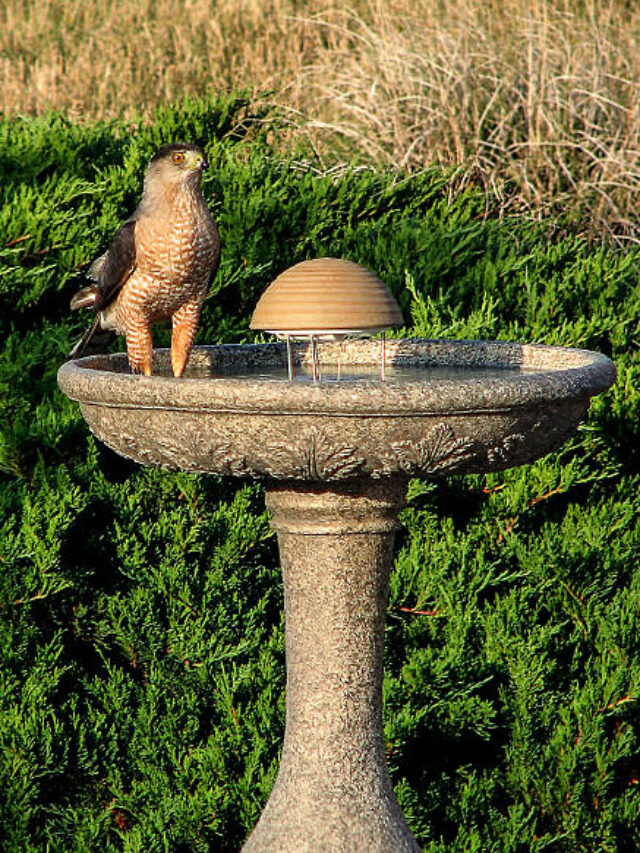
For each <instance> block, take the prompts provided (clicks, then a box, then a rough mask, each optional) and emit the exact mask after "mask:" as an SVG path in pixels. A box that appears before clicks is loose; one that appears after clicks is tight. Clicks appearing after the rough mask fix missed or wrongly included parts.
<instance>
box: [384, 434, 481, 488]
mask: <svg viewBox="0 0 640 853" xmlns="http://www.w3.org/2000/svg"><path fill="white" fill-rule="evenodd" d="M473 444H474V442H473V440H472V439H470V438H456V436H455V433H454V432H453V430H452V429H451V427H450V426H449V425H448V424H445V423H440V424H436V426H434V427H433V429H432V430H431V431H430V432H429V433H427V435H426V436H425V437H424V438H422V439H420V440H419V441H397V442H394V443H393V444H392V445H391V453H390V454H388V455H387V457H386V459H385V460H384V467H385V471H386V472H387V473H393V471H404V472H405V473H406V474H411V475H417V474H439V473H442V472H444V471H453V470H455V469H456V468H457V467H458V466H459V465H461V464H462V463H463V462H465V461H466V460H467V459H470V458H471V456H472V455H473Z"/></svg>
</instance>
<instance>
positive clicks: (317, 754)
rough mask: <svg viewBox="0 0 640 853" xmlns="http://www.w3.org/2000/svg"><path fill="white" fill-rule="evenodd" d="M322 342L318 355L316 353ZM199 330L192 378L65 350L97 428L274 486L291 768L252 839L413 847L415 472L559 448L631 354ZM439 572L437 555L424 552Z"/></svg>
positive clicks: (143, 448) (73, 389) (176, 460)
mask: <svg viewBox="0 0 640 853" xmlns="http://www.w3.org/2000/svg"><path fill="white" fill-rule="evenodd" d="M316 355H317V354H316ZM293 357H294V359H295V362H296V376H297V377H298V379H297V380H296V381H293V382H290V381H288V380H287V374H286V369H285V368H284V367H283V366H284V365H285V364H286V349H285V346H284V345H282V344H265V345H238V346H218V347H200V348H197V349H196V350H194V353H193V355H192V359H191V363H190V365H189V368H188V370H187V373H186V378H184V379H182V380H175V379H173V378H170V371H169V363H168V354H167V353H166V352H164V351H158V352H156V354H155V362H154V375H153V376H152V377H143V376H136V375H131V373H130V372H129V371H128V368H127V364H126V360H125V358H124V356H122V355H112V356H94V357H90V358H85V359H81V360H78V361H75V362H68V363H67V364H65V365H64V366H63V367H62V368H61V369H60V372H59V374H58V381H59V384H60V387H61V388H62V390H63V391H64V392H65V394H67V395H68V396H69V397H71V398H72V399H74V400H77V401H78V402H79V403H80V406H81V409H82V412H83V415H84V417H85V418H86V420H87V422H88V424H89V426H90V428H91V430H92V431H93V432H94V433H95V435H96V436H97V437H98V438H99V439H100V440H101V441H103V442H105V443H106V444H107V445H109V446H110V447H111V448H113V449H114V450H115V451H116V452H118V453H120V454H122V455H124V456H127V457H129V458H132V459H135V460H137V461H138V462H141V463H142V464H145V465H159V466H162V467H166V468H171V469H178V470H186V471H201V472H209V473H216V474H219V475H230V476H238V477H247V478H259V479H261V480H263V481H264V482H265V484H266V491H267V505H268V507H269V509H270V511H271V513H272V516H273V526H274V528H275V529H276V531H277V534H278V543H279V547H280V557H281V563H282V573H283V580H284V593H285V620H286V666H287V711H286V726H285V737H284V746H283V751H282V760H281V765H280V771H279V774H278V777H277V780H276V783H275V786H274V788H273V791H272V793H271V797H270V799H269V801H268V803H267V805H266V807H265V809H264V812H263V814H262V816H261V818H260V820H259V822H258V824H257V825H256V827H255V829H254V830H253V832H252V833H251V835H250V836H249V838H248V840H247V841H246V843H245V845H244V847H243V851H245V853H254V851H255V853H258V851H260V853H276V851H277V852H278V853H303V851H335V853H338V852H339V853H364V852H365V851H366V853H375V851H378V852H379V853H403V851H407V853H408V851H417V850H418V849H419V848H418V845H417V843H416V841H415V840H414V838H413V837H412V835H411V833H410V831H409V828H408V826H407V824H406V821H405V819H404V817H403V815H402V813H401V811H400V808H399V806H398V803H397V800H396V798H395V795H394V792H393V788H392V786H391V782H390V779H389V775H388V771H387V767H386V762H385V756H384V745H383V739H382V639H383V630H384V619H385V610H386V601H387V588H388V578H389V571H390V567H391V563H392V555H393V541H394V532H395V530H396V529H397V526H398V513H399V511H400V509H401V508H402V506H403V504H404V501H405V496H406V487H407V483H408V480H409V478H411V477H416V476H417V477H434V476H441V475H443V474H448V473H453V472H456V473H465V472H467V473H471V472H487V471H496V470H500V469H504V468H508V467H510V466H513V465H520V464H522V463H525V462H529V461H531V460H533V459H535V458H537V457H539V456H541V455H543V454H545V453H547V452H549V451H551V450H553V449H555V448H556V447H558V446H559V445H560V444H562V442H563V441H564V440H565V439H566V438H567V437H568V436H570V435H571V433H572V432H573V431H574V430H575V428H576V426H577V425H578V423H579V421H580V420H581V418H582V417H583V415H584V414H585V412H586V410H587V408H588V405H589V399H590V397H591V396H593V395H594V394H597V393H600V392H601V391H603V390H605V389H606V388H608V387H609V386H610V385H611V383H612V382H613V380H614V377H615V369H614V367H613V365H612V363H611V362H610V361H609V359H607V358H605V357H604V356H601V355H598V354H595V353H591V352H587V351H580V350H571V349H560V348H554V347H542V346H524V345H519V344H510V343H502V342H465V341H439V342H436V341H425V340H392V341H388V342H387V346H386V351H385V365H384V368H385V369H384V373H383V375H384V376H385V379H384V380H383V379H381V375H380V371H379V358H380V348H379V345H378V343H377V342H375V341H364V342H363V341H357V342H349V343H341V344H326V345H324V346H323V347H322V349H321V353H320V360H321V367H322V372H323V376H324V377H327V376H328V377H330V376H331V375H332V370H333V369H334V368H335V365H336V364H337V363H339V364H340V366H341V379H340V381H337V380H331V379H330V378H329V379H327V380H326V381H323V382H320V383H318V382H312V381H305V378H304V375H305V371H310V365H311V361H312V356H311V352H310V347H309V346H304V345H296V346H295V347H294V352H293ZM425 570H426V567H425Z"/></svg>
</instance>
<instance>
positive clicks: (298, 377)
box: [157, 363, 540, 384]
mask: <svg viewBox="0 0 640 853" xmlns="http://www.w3.org/2000/svg"><path fill="white" fill-rule="evenodd" d="M536 372H540V371H539V370H536V369H534V368H523V367H519V366H514V367H473V366H469V365H460V366H451V365H438V366H432V365H387V366H386V368H385V372H384V376H382V375H381V370H380V365H374V364H355V365H354V364H349V365H338V364H332V363H331V364H322V365H321V366H320V381H321V382H322V383H336V382H342V383H354V382H358V383H360V382H386V383H391V384H400V383H406V382H440V381H453V382H460V381H463V380H470V379H471V380H478V379H481V380H489V381H490V380H492V379H504V378H505V376H507V375H508V376H514V377H515V376H517V375H524V374H531V373H536ZM157 375H167V376H169V375H170V374H169V373H168V372H165V371H159V372H158V374H157ZM185 376H186V378H187V379H189V378H193V379H205V378H207V379H227V378H233V379H236V380H239V381H242V380H249V381H255V380H259V381H260V382H287V383H288V382H290V381H292V382H293V383H294V384H312V383H313V382H314V377H313V370H312V366H311V365H310V364H304V365H296V367H295V371H294V374H293V379H292V380H290V378H289V374H288V370H287V368H286V366H284V365H283V366H282V367H273V366H270V367H265V366H264V365H256V366H255V367H248V366H247V365H246V364H245V365H239V366H238V367H237V368H233V367H231V366H229V365H225V366H224V367H223V368H220V367H219V366H216V365H202V364H201V365H197V366H195V365H194V366H193V367H192V368H191V369H189V370H188V371H187V373H186V374H185ZM316 381H317V380H316Z"/></svg>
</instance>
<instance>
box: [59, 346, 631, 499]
mask: <svg viewBox="0 0 640 853" xmlns="http://www.w3.org/2000/svg"><path fill="white" fill-rule="evenodd" d="M309 353H310V348H309V347H308V346H306V345H303V344H300V345H296V347H295V357H296V363H297V365H299V366H302V365H304V364H305V363H308V362H309V360H310V354H309ZM379 357H380V345H379V343H378V342H376V341H350V342H348V343H342V344H323V345H322V346H321V347H320V360H321V363H322V364H323V365H324V364H335V363H336V361H338V360H339V361H340V363H341V365H342V366H343V367H344V368H346V367H347V366H354V365H361V366H363V367H364V368H371V366H372V365H373V366H375V365H376V364H377V362H378V359H379ZM285 363H286V355H285V348H284V346H283V345H280V344H262V345H255V346H251V345H239V346H217V347H198V348H196V349H195V350H194V351H193V354H192V357H191V362H190V364H189V368H188V371H187V374H186V378H185V379H184V380H182V381H181V382H174V381H173V379H172V378H169V377H168V376H167V375H166V374H167V371H168V369H169V368H168V354H167V352H166V351H158V352H156V354H155V362H154V372H156V371H157V373H156V375H154V376H152V377H146V376H135V375H132V374H130V373H129V372H128V369H127V364H126V359H125V358H124V356H122V355H112V356H92V357H90V358H84V359H79V360H78V361H76V362H68V363H67V364H65V365H63V366H62V367H61V368H60V371H59V373H58V382H59V384H60V387H61V388H62V390H63V391H64V392H65V393H66V394H67V395H68V396H69V397H71V398H72V399H74V400H78V402H79V403H80V405H81V407H82V412H83V414H84V416H85V418H86V420H87V422H88V424H89V426H90V428H91V429H92V431H93V432H94V433H95V434H96V435H97V437H98V438H100V439H101V440H102V441H104V442H105V444H108V445H109V446H110V447H111V448H113V449H114V450H115V451H117V452H118V453H121V454H122V455H123V456H127V457H129V458H132V459H135V460H137V461H138V462H142V463H143V464H146V465H160V466H162V467H165V468H173V469H180V470H186V471H204V472H214V473H217V474H222V475H225V474H226V475H231V476H239V477H251V478H262V479H267V480H269V479H272V480H296V481H301V480H305V481H308V482H337V481H341V480H347V479H352V478H353V477H355V476H358V477H372V478H386V477H389V476H394V475H396V474H398V473H401V474H405V475H407V476H435V475H441V474H448V473H453V472H456V473H471V472H486V471H496V470H500V469H503V468H509V467H511V466H513V465H520V464H522V463H524V462H529V461H530V460H532V459H535V458H537V457H538V456H542V455H543V454H545V453H548V452H549V451H550V450H554V449H555V448H556V447H559V446H560V445H561V444H562V443H563V441H564V440H565V439H566V438H567V437H568V436H569V435H571V433H572V432H573V431H574V430H575V428H576V426H577V425H578V423H579V422H580V420H581V418H582V417H583V416H584V413H585V412H586V410H587V407H588V405H589V399H590V397H592V396H593V395H594V394H597V393H600V392H601V391H603V390H605V389H606V388H608V387H609V385H611V383H612V382H613V379H614V377H615V368H614V366H613V364H612V363H611V361H610V360H609V359H608V358H605V357H604V356H602V355H599V354H597V353H592V352H587V351H584V350H575V349H567V348H560V347H544V346H526V345H520V344H512V343H505V342H501V341H498V342H495V341H492V342H487V341H475V342H470V341H424V340H390V341H388V342H387V345H386V369H387V380H386V381H382V380H380V379H377V378H376V377H375V375H374V376H373V377H369V378H366V379H361V380H358V381H345V382H335V381H334V382H320V383H317V384H314V383H312V382H306V383H301V382H293V383H290V382H288V381H286V380H285V379H282V378H280V379H276V378H274V377H273V375H271V376H269V371H271V370H273V369H274V368H283V367H284V365H285ZM407 366H410V367H414V368H419V376H418V377H414V378H413V379H412V380H411V381H396V380H395V379H394V377H393V370H394V369H395V368H400V369H401V368H403V367H407ZM443 366H446V367H447V368H453V369H454V370H455V371H457V373H455V374H452V375H451V376H449V377H448V378H447V377H444V378H443V376H442V375H437V374H436V375H433V371H432V368H442V367H443ZM487 369H490V370H491V371H492V372H488V371H487ZM247 370H253V371H257V373H256V375H252V376H246V375H245V376H237V375H236V372H237V371H247ZM260 374H262V375H260Z"/></svg>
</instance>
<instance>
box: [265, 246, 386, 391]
mask: <svg viewBox="0 0 640 853" xmlns="http://www.w3.org/2000/svg"><path fill="white" fill-rule="evenodd" d="M402 325H403V319H402V312H401V311H400V308H399V306H398V303H397V302H396V300H395V299H394V297H393V295H392V294H391V292H390V291H389V289H388V288H387V286H386V285H385V284H384V282H382V281H381V280H380V279H379V278H378V277H377V276H376V275H374V274H373V273H372V272H369V270H367V269H365V268H364V267H362V266H360V265H359V264H355V263H353V261H345V260H342V259H341V258H316V259H315V260H312V261H303V262H302V263H299V264H296V265H295V266H293V267H290V268H289V269H288V270H285V272H283V273H281V274H280V275H279V276H278V277H277V278H276V279H275V280H274V281H273V282H272V283H271V284H270V285H269V287H268V288H267V289H266V290H265V292H264V293H263V294H262V297H261V298H260V300H259V302H258V304H257V306H256V310H255V311H254V314H253V317H252V319H251V328H252V329H256V330H260V331H264V332H268V333H269V334H272V335H277V336H278V337H279V338H283V339H284V340H285V341H286V344H287V368H288V372H289V379H290V380H291V379H293V365H294V358H293V351H292V347H291V342H292V341H308V342H309V344H310V356H311V367H312V376H313V379H314V381H316V382H317V381H319V380H320V379H321V373H320V358H319V355H318V344H319V343H321V342H322V341H335V340H342V339H343V338H347V337H368V336H370V335H374V334H376V333H378V332H382V337H381V341H380V376H381V378H384V375H385V332H386V330H387V329H391V328H398V327H401V326H402ZM338 378H340V362H338Z"/></svg>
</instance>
